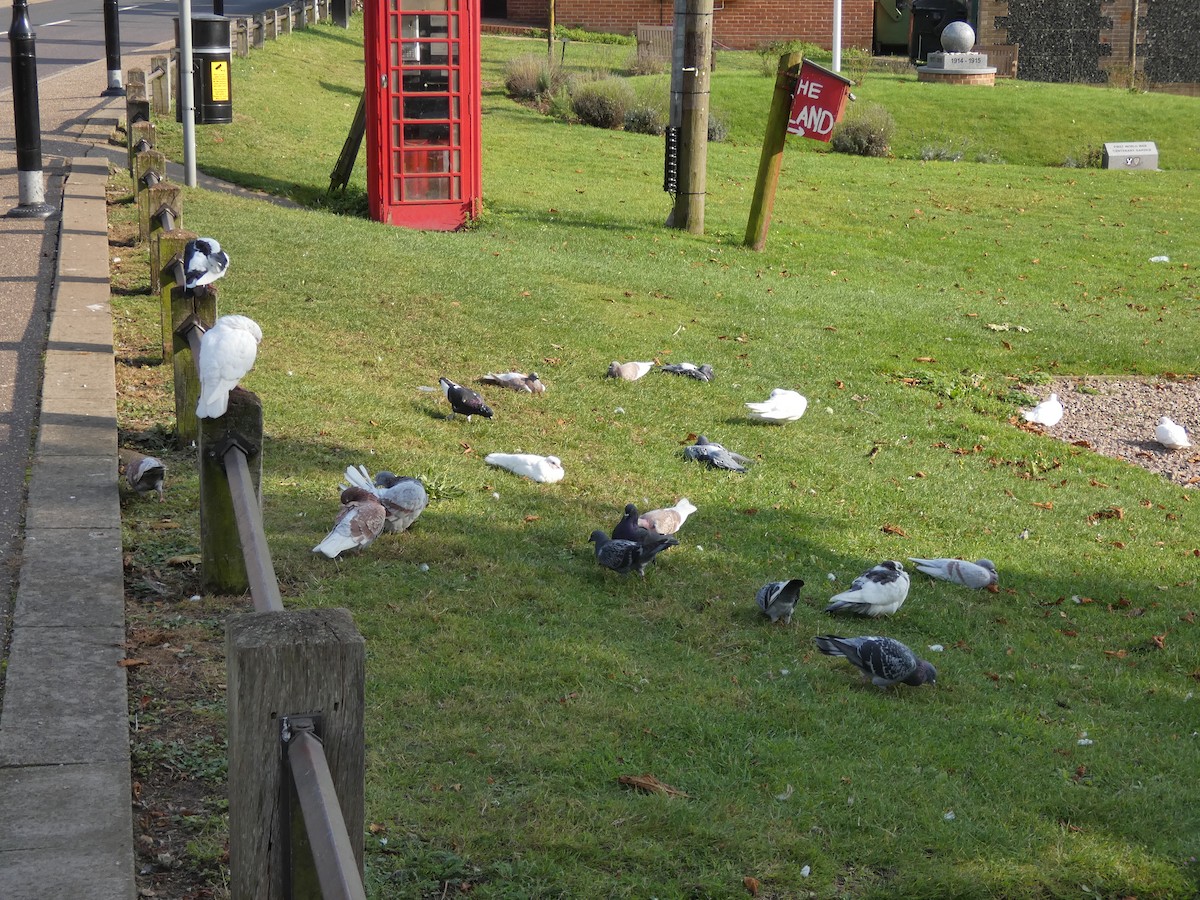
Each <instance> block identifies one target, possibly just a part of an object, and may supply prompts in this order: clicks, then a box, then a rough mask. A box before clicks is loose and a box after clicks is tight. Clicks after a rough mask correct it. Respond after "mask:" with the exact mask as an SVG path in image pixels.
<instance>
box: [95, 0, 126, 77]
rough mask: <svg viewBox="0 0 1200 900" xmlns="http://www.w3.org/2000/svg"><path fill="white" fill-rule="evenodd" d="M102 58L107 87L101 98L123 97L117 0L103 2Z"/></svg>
mask: <svg viewBox="0 0 1200 900" xmlns="http://www.w3.org/2000/svg"><path fill="white" fill-rule="evenodd" d="M104 56H105V57H106V58H107V60H108V87H106V88H105V89H104V90H103V91H101V92H100V96H101V97H124V96H125V88H124V86H123V85H122V84H121V17H120V14H119V13H118V12H117V0H104Z"/></svg>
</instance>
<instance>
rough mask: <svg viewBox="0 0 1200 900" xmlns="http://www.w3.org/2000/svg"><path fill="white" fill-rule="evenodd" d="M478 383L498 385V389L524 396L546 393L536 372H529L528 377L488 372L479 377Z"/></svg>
mask: <svg viewBox="0 0 1200 900" xmlns="http://www.w3.org/2000/svg"><path fill="white" fill-rule="evenodd" d="M479 383H480V384H498V385H500V387H506V388H508V389H509V390H513V391H520V392H522V393H525V394H542V393H545V391H546V385H544V384H542V380H541V379H540V378H538V374H537V372H530V373H529V374H528V375H525V374H522V373H521V372H488V373H487V374H486V375H481V376H479Z"/></svg>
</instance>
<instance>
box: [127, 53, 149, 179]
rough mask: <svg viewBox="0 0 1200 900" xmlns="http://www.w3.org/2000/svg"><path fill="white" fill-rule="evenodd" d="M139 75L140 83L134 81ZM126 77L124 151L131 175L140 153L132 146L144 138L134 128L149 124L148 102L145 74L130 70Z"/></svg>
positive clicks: (137, 70) (138, 70)
mask: <svg viewBox="0 0 1200 900" xmlns="http://www.w3.org/2000/svg"><path fill="white" fill-rule="evenodd" d="M139 74H140V75H141V80H140V81H138V80H136V79H137V77H138V75H139ZM126 77H127V79H128V80H127V81H126V82H125V149H126V151H127V152H128V154H129V160H128V162H127V164H126V168H127V169H128V170H129V173H130V174H131V175H132V174H133V158H134V156H136V155H137V153H138V152H140V151H135V150H134V146H135V144H136V143H137V141H138V139H139V138H140V137H144V135H140V134H138V133H137V128H136V127H135V126H137V125H138V123H140V122H145V123H147V124H149V122H150V101H149V100H148V99H147V98H146V74H145V73H144V72H142V71H141V70H140V69H130V70H129V72H128V73H127V74H126ZM143 149H145V148H143Z"/></svg>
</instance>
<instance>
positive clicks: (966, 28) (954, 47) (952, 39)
mask: <svg viewBox="0 0 1200 900" xmlns="http://www.w3.org/2000/svg"><path fill="white" fill-rule="evenodd" d="M974 46H975V29H974V28H972V27H971V26H970V24H969V23H967V22H951V23H950V24H949V25H947V26H946V27H945V28H943V29H942V49H943V50H945V51H946V52H947V53H969V52H970V50H971V48H972V47H974Z"/></svg>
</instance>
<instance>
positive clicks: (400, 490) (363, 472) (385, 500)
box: [342, 466, 429, 533]
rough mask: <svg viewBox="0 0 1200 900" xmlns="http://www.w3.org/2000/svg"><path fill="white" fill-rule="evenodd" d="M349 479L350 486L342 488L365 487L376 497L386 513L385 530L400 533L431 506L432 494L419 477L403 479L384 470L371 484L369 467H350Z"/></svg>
mask: <svg viewBox="0 0 1200 900" xmlns="http://www.w3.org/2000/svg"><path fill="white" fill-rule="evenodd" d="M346 480H347V481H348V482H350V485H343V486H342V487H343V489H344V488H345V487H348V486H353V487H358V488H362V489H363V490H364V491H366V492H367V493H369V494H374V495H375V497H376V498H377V499H378V500H379V502H380V503H382V504H383V509H384V512H385V513H386V514H387V518H386V520H385V521H384V525H383V530H384V531H390V532H395V533H399V532H401V531H404V530H406V529H407V528H408V527H409V526H410V525H412V523H413V522H415V521H416V520H417V517H418V516H419V515H421V513H422V512H424V511H425V507H426V506H428V505H429V494H428V493H427V492H426V491H425V485H423V484H421V482H420V479H417V478H411V477H407V476H406V477H403V478H401V477H399V476H397V475H394V474H392V473H391V472H388V471H382V472H378V473H376V475H375V480H374V481H372V480H371V475H370V473H369V472H368V471H367V467H366V466H347V467H346Z"/></svg>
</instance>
